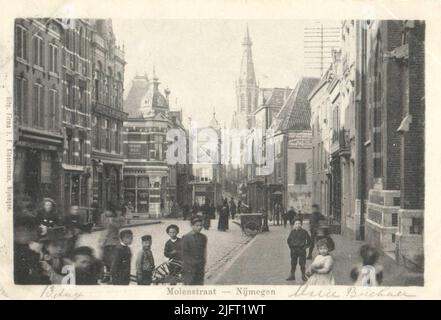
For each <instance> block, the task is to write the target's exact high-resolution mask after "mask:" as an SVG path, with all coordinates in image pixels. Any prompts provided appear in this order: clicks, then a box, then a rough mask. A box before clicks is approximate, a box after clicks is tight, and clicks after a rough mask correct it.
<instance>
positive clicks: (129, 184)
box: [124, 176, 136, 188]
mask: <svg viewBox="0 0 441 320" xmlns="http://www.w3.org/2000/svg"><path fill="white" fill-rule="evenodd" d="M124 188H136V180H135V177H134V176H128V177H124Z"/></svg>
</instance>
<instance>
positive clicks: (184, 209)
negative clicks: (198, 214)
mask: <svg viewBox="0 0 441 320" xmlns="http://www.w3.org/2000/svg"><path fill="white" fill-rule="evenodd" d="M182 215H183V218H184V220H187V219H188V218H189V217H190V206H189V205H188V204H187V203H186V204H184V206H183V207H182Z"/></svg>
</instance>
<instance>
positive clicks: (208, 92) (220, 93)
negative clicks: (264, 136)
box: [113, 19, 306, 125]
mask: <svg viewBox="0 0 441 320" xmlns="http://www.w3.org/2000/svg"><path fill="white" fill-rule="evenodd" d="M246 23H248V25H249V29H250V36H251V40H252V42H253V48H252V50H253V59H254V67H255V71H256V77H257V81H258V82H259V83H260V86H261V87H275V86H278V87H286V86H289V87H292V88H293V87H294V86H295V84H296V82H297V80H298V79H299V77H300V76H302V75H303V74H305V72H304V68H303V28H304V26H305V23H306V22H305V21H301V20H251V21H245V20H213V19H210V20H165V19H162V20H118V19H114V20H113V29H114V32H115V36H116V39H117V42H118V43H119V44H122V43H124V45H125V52H126V61H127V65H126V69H125V93H126V94H127V92H128V90H129V89H130V85H131V81H132V79H133V77H134V76H135V75H136V73H138V74H144V73H145V72H146V73H147V75H148V77H149V78H151V76H152V70H153V66H155V69H156V74H157V76H158V77H159V80H160V82H161V86H160V89H161V91H162V90H163V89H164V88H165V87H167V86H168V87H169V89H170V90H171V105H172V109H176V108H178V109H180V108H182V109H183V112H184V119H185V120H186V119H187V118H188V117H191V118H192V121H196V122H197V123H198V124H200V125H206V124H207V123H208V122H209V121H210V119H211V117H212V113H213V108H216V118H217V119H218V120H219V121H221V123H222V124H223V123H225V122H226V123H227V125H229V124H230V121H231V116H232V114H233V112H234V110H235V109H236V91H235V81H236V80H237V78H238V75H239V70H240V62H241V57H242V39H243V37H244V34H245V29H246ZM176 99H177V107H176V106H175V103H176Z"/></svg>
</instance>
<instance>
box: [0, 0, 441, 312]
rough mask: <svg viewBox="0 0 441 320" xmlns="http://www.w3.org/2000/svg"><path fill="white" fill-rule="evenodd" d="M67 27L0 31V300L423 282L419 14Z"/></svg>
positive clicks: (90, 21)
mask: <svg viewBox="0 0 441 320" xmlns="http://www.w3.org/2000/svg"><path fill="white" fill-rule="evenodd" d="M267 5H269V4H267ZM71 8H75V7H74V5H72V7H71ZM245 8H246V6H245ZM48 12H50V11H48ZM66 12H71V13H72V12H73V14H67V13H66ZM66 12H65V11H55V12H53V13H50V14H40V15H24V14H23V15H22V16H20V15H19V16H15V17H14V18H13V19H10V20H9V22H8V23H9V24H11V25H10V26H9V29H10V31H12V30H13V33H12V34H10V38H9V40H8V42H9V43H10V46H9V47H10V48H11V49H12V51H11V52H9V53H7V56H8V57H9V59H10V61H9V63H10V68H9V71H7V70H6V69H5V68H4V69H3V70H2V72H5V73H9V76H8V77H7V79H8V80H7V81H9V82H10V83H9V86H10V88H11V90H12V91H11V92H10V94H11V100H10V111H11V113H10V114H9V115H8V111H6V112H4V113H5V115H3V116H6V117H7V118H8V121H10V125H8V126H10V127H9V128H7V130H9V131H10V134H11V135H10V138H11V139H10V140H7V144H8V147H5V149H6V148H9V143H10V147H11V148H10V151H9V149H8V152H7V157H9V159H10V160H8V161H10V162H8V165H7V166H8V167H9V169H6V165H4V168H3V170H10V179H9V178H8V179H7V180H5V181H7V183H9V182H10V186H9V185H7V184H6V182H5V186H6V187H5V188H8V192H9V194H10V196H9V197H7V198H5V199H10V202H11V203H10V212H9V213H8V215H9V217H10V221H11V225H10V227H9V229H8V230H10V232H11V246H10V247H7V246H6V245H5V248H9V249H5V250H10V251H9V252H10V253H9V254H7V256H8V259H10V260H9V261H5V264H4V265H6V263H7V264H8V265H10V266H11V267H10V268H9V269H7V271H6V273H9V271H8V270H10V271H11V272H10V274H7V275H6V276H8V277H10V278H11V279H12V280H11V284H10V286H11V288H18V289H20V290H26V287H29V288H33V287H34V286H41V288H44V289H43V291H41V290H39V292H40V293H39V298H43V299H44V298H51V295H52V297H53V295H54V293H55V292H59V294H60V295H62V294H67V293H66V292H67V291H66V292H65V291H57V290H59V289H57V288H79V289H78V290H79V291H77V292H81V294H79V296H78V297H80V296H81V295H86V292H89V291H90V292H93V290H94V289H95V288H100V287H102V286H105V288H109V290H112V288H115V287H117V286H118V288H121V287H120V286H130V288H131V290H132V289H133V290H139V289H136V288H134V287H138V288H139V286H143V289H142V290H143V291H142V292H147V293H148V292H150V293H151V294H153V292H157V291H154V290H162V291H161V295H166V296H174V297H175V298H176V297H194V296H196V298H198V299H201V298H202V297H200V296H212V297H214V296H216V295H218V294H219V292H220V293H222V294H227V293H228V294H231V295H232V296H235V297H233V298H234V299H240V298H249V297H254V298H264V297H268V296H272V297H273V298H276V297H277V295H278V294H279V291H277V290H278V289H277V288H280V286H281V287H283V288H284V289H281V290H285V291H283V292H284V293H286V297H285V299H286V298H288V299H289V298H291V299H292V298H293V297H294V298H295V297H296V296H305V297H309V298H311V297H314V295H315V294H317V295H318V297H320V294H322V293H323V291H314V290H318V288H327V289H326V290H331V291H327V292H328V295H327V297H328V298H332V297H333V298H337V296H332V295H333V294H334V293H332V292H334V291H332V290H337V291H335V292H341V291H338V290H339V289H338V288H339V287H341V288H343V287H349V288H352V289H350V290H353V291H350V290H349V291H346V295H347V296H348V297H351V295H352V297H363V295H366V297H367V296H369V294H368V292H374V291H369V290H377V291H375V292H376V294H377V295H378V296H377V297H383V298H384V297H386V296H396V297H397V296H400V294H402V296H401V297H402V298H405V297H406V296H405V294H404V292H406V291H405V290H406V288H410V289H412V288H417V289H418V288H421V289H423V288H424V286H425V284H426V285H427V282H428V281H429V280H430V279H429V278H428V275H427V273H426V272H427V259H428V252H427V248H428V243H427V235H426V233H425V232H426V228H425V226H426V227H427V226H428V223H430V222H428V221H427V215H425V204H426V202H425V199H426V193H427V191H426V185H427V180H426V176H427V169H426V165H425V164H426V163H427V160H428V159H427V156H426V149H427V147H426V137H427V135H426V112H425V109H426V95H427V94H426V60H427V52H428V50H426V38H427V35H426V33H427V30H428V27H427V26H426V20H425V19H420V18H419V16H418V17H417V18H409V20H407V19H408V18H407V17H405V16H403V17H401V16H398V17H397V16H390V18H386V19H384V18H383V16H381V15H378V16H377V15H376V14H366V15H365V16H366V18H363V19H360V15H354V17H353V19H350V18H349V17H348V18H344V19H343V18H340V17H339V16H333V15H329V16H328V17H327V18H317V17H314V16H311V17H308V16H307V15H305V17H304V18H299V16H298V15H296V16H295V17H293V18H286V17H285V18H280V19H278V18H277V17H271V16H270V15H269V16H267V17H260V18H255V17H254V18H249V17H248V16H247V15H246V14H244V15H242V16H241V17H234V18H233V17H231V18H205V19H204V18H202V19H199V18H196V17H193V18H183V17H181V18H180V17H175V18H170V17H168V16H167V17H166V18H165V17H164V18H161V17H160V15H159V16H158V18H154V17H152V15H146V17H145V18H142V14H139V15H137V16H136V17H133V18H129V17H127V16H124V15H121V16H115V15H114V14H113V15H112V14H108V15H106V13H105V12H104V14H101V15H96V17H94V16H90V15H84V17H82V16H81V15H78V14H77V12H75V9H73V11H66ZM80 12H81V11H80ZM63 13H64V15H63ZM93 15H94V14H93ZM322 16H323V15H322ZM432 31H433V30H432ZM2 39H3V38H2ZM2 47H3V44H2ZM5 79H6V78H5ZM435 80H436V79H435ZM2 81H3V80H2ZM3 88H5V87H3ZM2 102H3V100H2ZM5 110H8V109H5ZM4 137H6V135H5V136H4ZM5 146H6V142H5ZM2 152H6V151H2ZM5 163H6V162H5ZM2 181H3V180H2ZM2 184H3V182H2ZM5 201H6V202H8V200H5ZM426 206H427V205H426ZM425 216H426V218H425ZM4 239H6V238H4ZM432 242H433V239H432ZM3 243H5V244H8V243H9V242H7V241H6V240H2V241H1V242H0V245H2V244H3ZM0 247H1V248H3V247H2V246H0ZM430 248H431V250H432V251H433V250H435V252H432V256H433V254H434V253H435V254H436V249H434V248H433V246H431V247H430ZM1 250H3V249H1ZM1 250H0V251H1ZM4 252H6V251H4ZM2 264H3V262H2ZM425 266H426V268H425ZM3 276H5V275H2V277H3ZM5 283H6V282H5ZM79 286H87V287H79ZM89 286H94V287H93V288H90V287H89ZM188 286H193V287H188ZM230 287H231V288H235V289H228V288H230ZM395 287H397V288H401V289H402V290H404V291H402V292H403V293H401V291H400V292H398V291H397V292H395V291H393V288H395ZM7 288H8V287H7V286H6V284H4V285H3V286H2V285H1V283H0V289H2V291H3V290H4V291H5V292H8V290H7ZM81 288H87V289H84V290H82V289H81ZM161 288H162V289H161ZM222 288H224V289H222ZM381 288H386V289H384V290H389V291H387V293H386V291H378V290H380V289H381ZM63 290H64V289H63ZM127 290H128V289H127ZM152 290H153V291H152ZM216 290H217V291H216ZM219 290H220V291H219ZM222 290H224V291H222ZM320 290H322V289H320ZM359 290H368V291H359ZM21 292H25V291H21ZM60 292H62V293H60ZM71 292H75V291H71ZM97 292H98V291H97ZM100 292H103V291H100ZM111 292H117V291H111ZM138 292H141V291H138ZM280 292H282V291H280ZM360 292H363V293H360ZM5 295H6V293H5ZM72 295H74V293H72ZM98 295H99V294H98ZM109 295H110V291H109ZM86 296H87V295H86ZM197 296H199V297H197ZM371 296H372V295H371ZM323 297H325V295H324V294H323ZM338 297H342V296H341V295H340V296H338ZM408 297H410V295H409V296H408ZM64 298H72V296H66V297H64ZM182 308H184V305H182ZM262 308H263V307H262ZM181 312H184V309H182V310H181Z"/></svg>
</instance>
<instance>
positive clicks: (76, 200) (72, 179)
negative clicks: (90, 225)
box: [63, 165, 90, 219]
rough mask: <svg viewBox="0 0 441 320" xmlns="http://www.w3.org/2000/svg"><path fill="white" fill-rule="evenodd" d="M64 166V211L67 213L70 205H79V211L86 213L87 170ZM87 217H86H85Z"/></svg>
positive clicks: (88, 177) (88, 204)
mask: <svg viewBox="0 0 441 320" xmlns="http://www.w3.org/2000/svg"><path fill="white" fill-rule="evenodd" d="M63 167H64V175H63V179H64V213H65V214H66V213H68V212H69V210H70V207H71V206H79V207H80V211H81V212H84V214H86V215H87V213H88V211H89V206H90V203H89V202H90V201H89V180H90V173H89V172H88V170H78V169H73V168H70V167H67V166H66V165H63ZM86 219H88V217H86Z"/></svg>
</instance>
